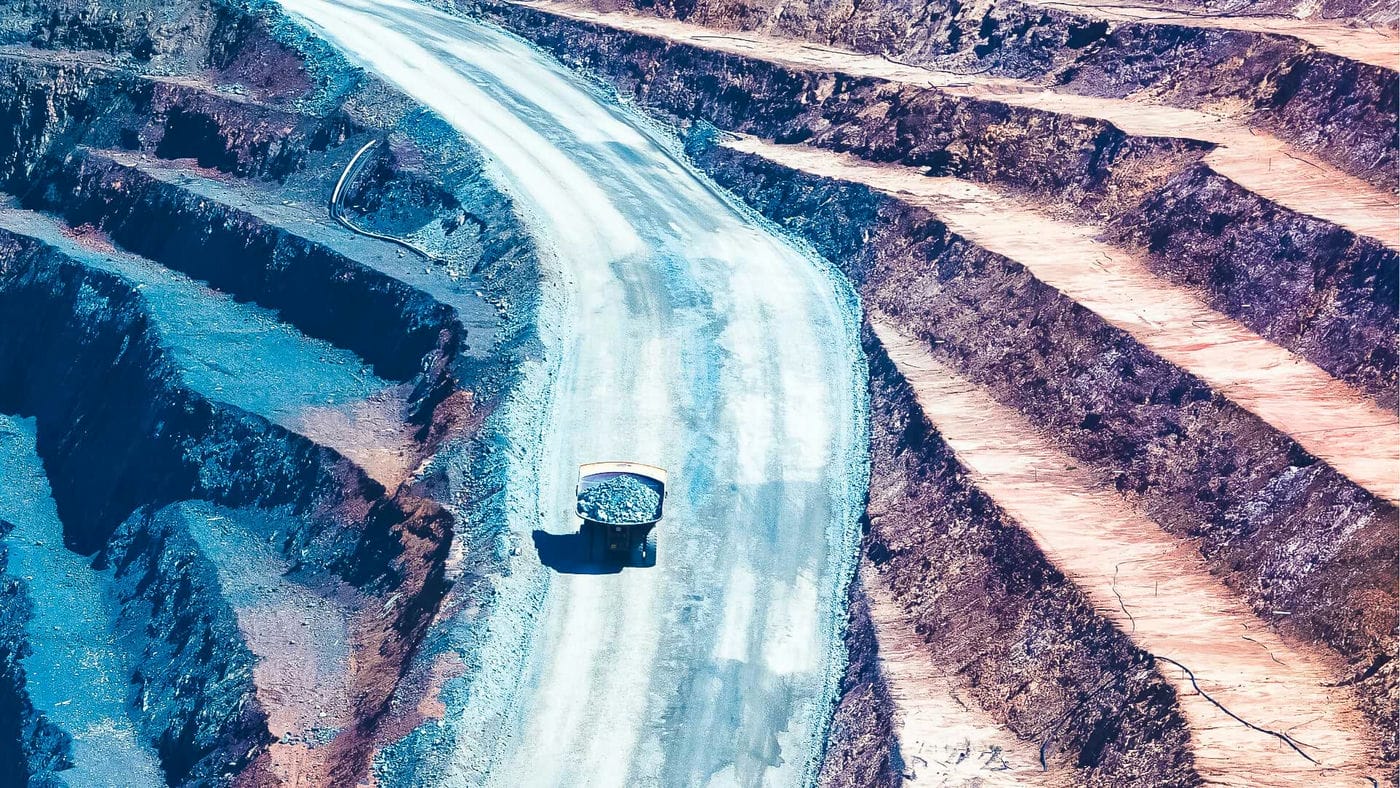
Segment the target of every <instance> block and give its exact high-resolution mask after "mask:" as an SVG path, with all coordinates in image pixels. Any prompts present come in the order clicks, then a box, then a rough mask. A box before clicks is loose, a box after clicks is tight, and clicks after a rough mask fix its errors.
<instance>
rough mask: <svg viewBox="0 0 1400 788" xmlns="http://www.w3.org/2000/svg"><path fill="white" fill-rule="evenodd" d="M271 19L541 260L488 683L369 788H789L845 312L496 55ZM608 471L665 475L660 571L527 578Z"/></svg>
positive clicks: (766, 238) (343, 18)
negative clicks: (456, 163) (521, 234)
mask: <svg viewBox="0 0 1400 788" xmlns="http://www.w3.org/2000/svg"><path fill="white" fill-rule="evenodd" d="M282 5H283V6H284V7H285V8H287V9H288V10H289V11H291V12H292V13H293V14H294V15H296V16H297V17H299V18H300V19H301V20H303V21H304V22H305V23H307V24H308V26H309V27H310V28H311V29H312V30H313V31H315V32H316V33H317V34H319V35H321V36H323V37H324V38H325V39H326V40H328V41H329V42H331V43H332V44H334V45H335V46H336V47H338V48H339V49H341V50H342V51H343V52H345V53H346V54H347V55H348V56H349V57H350V58H351V59H352V60H354V61H356V62H358V63H360V64H362V65H363V66H364V67H366V68H367V69H369V70H371V71H373V72H375V73H377V74H379V75H380V76H381V77H383V78H384V79H385V80H387V81H388V82H389V83H391V84H394V85H396V86H397V87H399V88H400V89H402V90H404V91H405V92H407V93H409V94H410V95H412V96H413V97H415V98H416V99H417V100H419V101H420V102H422V103H423V104H424V105H426V106H427V107H429V108H430V109H432V110H434V111H435V112H437V113H438V114H440V115H441V116H442V117H443V118H444V119H445V120H446V121H447V122H449V123H450V124H452V125H453V126H454V127H455V128H456V129H457V130H458V131H459V132H460V133H461V134H462V135H463V136H464V137H466V138H467V139H469V140H470V141H472V142H473V143H474V144H476V145H477V146H478V147H479V148H480V149H481V150H482V151H483V152H484V154H485V155H486V156H487V158H488V159H489V160H490V162H491V166H490V168H489V169H490V171H491V173H492V177H493V178H494V179H495V180H496V181H497V182H498V185H499V186H500V187H501V188H502V189H503V190H504V191H505V192H506V193H508V194H510V195H511V196H512V197H513V198H514V199H515V200H516V204H517V209H518V210H519V211H520V213H521V214H522V216H523V217H524V218H525V220H526V221H527V223H528V225H529V226H530V227H531V229H532V231H533V232H534V234H535V236H536V240H537V241H538V243H539V244H540V246H541V247H542V249H543V250H544V260H545V266H544V267H545V271H544V280H545V281H544V282H543V283H542V287H543V297H542V306H541V309H540V320H541V334H542V335H543V337H544V339H545V344H546V348H547V350H546V353H545V356H546V361H545V363H544V365H543V367H542V369H543V373H544V374H541V375H539V376H538V379H539V380H541V381H547V383H542V384H541V392H542V393H546V394H547V396H541V397H538V398H537V401H538V402H542V403H546V404H543V405H540V406H539V407H537V408H535V410H534V411H533V413H527V414H525V416H524V417H522V418H520V422H521V428H520V434H519V436H517V437H518V439H519V440H520V441H527V442H528V441H532V440H533V441H535V442H536V443H540V442H541V440H542V445H539V446H520V447H517V449H518V450H519V451H520V453H521V455H522V456H526V457H532V458H533V460H532V463H531V464H532V466H533V468H534V469H536V470H538V472H539V473H538V476H539V478H538V479H537V480H529V483H528V489H525V492H523V493H522V492H521V489H522V488H525V487H526V482H525V481H524V480H513V483H516V484H517V485H518V486H517V489H516V490H515V495H516V496H517V499H518V503H520V505H518V506H516V508H515V515H514V517H515V522H513V523H512V524H511V526H512V532H513V534H515V536H516V537H517V539H518V540H519V544H520V545H521V547H522V550H521V554H520V556H519V557H518V558H517V559H516V563H517V566H516V568H515V571H514V572H513V573H512V575H511V577H509V578H506V579H504V580H503V581H502V582H501V585H500V589H501V597H500V599H499V600H498V601H497V602H496V608H497V610H496V612H495V613H493V620H492V623H491V627H490V630H491V634H490V639H489V642H487V643H486V645H485V646H484V647H483V648H482V650H481V654H480V655H479V656H478V662H479V664H481V665H484V666H486V667H485V668H482V669H480V670H479V675H477V676H475V677H474V678H473V679H472V680H471V682H470V686H469V688H468V689H467V690H465V691H463V692H460V693H445V694H444V697H443V699H444V702H445V703H446V704H447V707H448V708H447V712H446V717H445V719H444V720H443V721H442V722H441V724H440V725H439V724H438V723H432V724H433V725H434V726H436V728H437V730H436V731H435V732H434V733H433V734H432V736H433V737H434V738H433V741H434V742H436V743H437V746H433V747H431V748H426V747H420V748H418V750H417V752H416V757H412V758H409V757H404V758H402V759H395V760H401V762H399V763H393V764H385V763H383V762H381V764H380V767H381V768H380V770H379V773H380V776H381V778H382V780H381V782H382V783H387V784H426V785H499V786H519V785H584V784H588V785H629V786H633V785H687V786H691V785H744V786H751V785H801V784H805V783H807V782H810V781H811V779H812V777H813V775H814V774H815V771H816V769H817V767H818V766H819V763H820V757H821V749H822V741H823V737H824V733H825V728H826V724H827V718H828V717H829V714H830V705H831V700H832V697H833V693H834V691H835V684H836V678H837V675H838V673H839V671H840V669H841V667H842V664H841V663H842V658H843V657H842V650H841V648H840V643H841V642H840V634H841V622H842V621H843V619H844V610H843V603H844V591H845V585H846V582H847V580H848V577H849V575H850V571H851V566H852V561H853V558H854V554H855V542H856V536H857V533H858V526H857V519H858V514H859V507H860V505H861V502H862V500H863V495H864V483H865V459H864V455H865V435H866V433H865V425H864V415H863V414H864V411H865V400H864V397H865V394H864V390H865V372H864V362H863V359H862V357H861V354H860V350H859V342H858V328H857V325H858V324H857V317H856V315H857V309H856V304H855V302H854V297H853V295H852V294H851V292H850V291H849V289H848V288H847V287H846V285H845V284H844V282H843V281H841V280H840V279H839V278H838V277H837V276H835V275H834V273H833V272H832V271H831V270H829V269H828V268H827V267H826V265H825V263H823V262H822V261H820V260H818V259H815V258H814V257H811V256H809V255H807V254H804V253H803V252H801V251H799V250H798V249H797V248H795V247H794V246H793V245H792V244H791V243H789V242H788V241H786V240H785V239H783V238H781V237H779V236H777V235H775V234H774V233H773V232H772V231H771V228H768V227H765V226H763V225H762V224H761V223H760V222H759V221H757V220H755V219H753V218H751V217H750V216H749V215H748V214H746V213H745V212H744V211H742V210H740V209H739V208H737V207H736V206H735V204H734V203H732V202H731V201H730V199H729V198H727V197H726V196H724V195H723V194H722V193H720V192H719V191H718V190H717V189H715V188H714V187H713V186H712V185H711V184H709V183H708V182H706V181H705V180H704V179H703V178H702V177H700V176H698V175H697V174H696V173H695V172H694V171H692V170H691V169H690V168H689V167H687V166H686V165H685V164H683V163H682V161H681V158H680V156H679V154H677V153H676V152H675V150H674V144H673V142H670V143H668V142H667V141H666V140H665V138H664V137H663V135H662V134H661V133H659V132H657V131H656V130H654V129H652V128H651V127H650V126H649V125H648V124H647V122H645V121H644V120H642V119H640V118H638V117H636V116H634V115H632V114H630V113H629V112H628V111H626V110H624V109H623V108H621V107H619V106H617V105H615V104H614V103H612V102H610V101H609V100H607V99H606V98H604V97H602V96H600V95H599V94H598V93H597V92H595V91H594V90H593V89H591V88H590V87H588V86H587V85H586V84H585V83H584V82H583V81H581V80H580V79H579V78H578V77H577V76H576V75H574V74H572V73H571V72H569V71H568V70H567V69H565V68H564V67H563V66H561V65H559V64H557V63H555V62H552V61H551V60H549V59H548V58H546V57H545V56H543V55H542V54H540V53H539V52H537V51H536V50H534V49H533V48H531V47H530V46H528V45H526V44H524V43H522V42H521V41H520V40H519V39H516V38H515V37H513V36H510V35H508V34H506V33H503V32H501V31H499V30H497V29H494V28H492V27H489V26H485V25H482V24H478V23H475V22H472V21H469V20H465V19H460V18H457V17H453V16H449V15H446V14H443V13H441V12H438V11H434V10H432V9H429V8H426V7H424V6H420V5H416V4H414V3H411V2H396V1H395V0H349V1H348V2H344V1H341V0H337V2H324V1H323V0H283V2H282ZM530 436H542V438H531V437H530ZM623 459H625V460H635V461H638V462H644V463H652V464H655V465H659V466H662V467H664V468H666V469H667V470H668V471H669V472H670V482H669V486H668V497H667V501H666V511H665V519H664V520H663V521H662V523H661V525H660V531H659V535H660V560H659V563H658V565H657V566H656V567H655V568H649V569H635V568H628V569H624V570H622V571H621V572H604V573H594V574H587V573H569V572H567V571H563V572H561V571H556V569H554V568H549V567H545V566H543V565H542V564H541V559H540V555H541V554H542V553H540V552H537V551H536V550H535V549H533V545H536V544H568V542H567V540H563V539H562V538H560V535H563V534H568V533H572V532H573V531H575V530H576V528H577V526H578V521H577V519H576V518H575V517H574V516H573V510H574V498H573V495H574V483H575V481H576V478H577V470H578V465H579V464H580V463H583V462H590V461H594V460H623ZM537 530H538V531H543V532H546V533H543V534H536V533H535V531H537ZM532 535H533V539H532ZM565 568H567V567H565ZM511 617H514V620H508V619H510V618H511ZM429 750H430V751H431V753H430V754H429V752H428V751H429ZM430 755H431V757H429V756H430Z"/></svg>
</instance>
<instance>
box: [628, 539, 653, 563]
mask: <svg viewBox="0 0 1400 788" xmlns="http://www.w3.org/2000/svg"><path fill="white" fill-rule="evenodd" d="M632 565H633V566H656V532H655V531H647V535H646V538H645V539H643V540H642V541H641V542H640V543H638V544H637V546H636V547H635V548H633V550H632Z"/></svg>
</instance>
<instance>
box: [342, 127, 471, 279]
mask: <svg viewBox="0 0 1400 788" xmlns="http://www.w3.org/2000/svg"><path fill="white" fill-rule="evenodd" d="M378 144H379V140H377V139H373V140H370V141H369V142H366V143H365V144H364V145H363V146H362V147H361V148H360V149H359V150H357V151H355V155H354V156H351V157H350V161H349V163H347V164H346V165H345V171H344V172H342V173H340V179H339V180H337V181H336V182H335V188H334V189H332V190H331V201H330V206H329V207H330V214H331V218H332V219H334V220H335V221H336V222H338V223H339V224H340V225H341V226H343V227H345V228H346V229H347V230H349V231H351V232H353V233H357V234H359V235H363V236H365V237H366V238H374V239H376V240H380V241H388V242H389V243H391V244H397V245H398V246H402V247H403V248H405V249H407V250H409V251H410V252H413V253H414V254H417V255H420V256H422V257H424V258H426V259H427V260H429V261H430V262H434V263H444V262H447V261H446V260H444V259H442V258H441V257H438V256H437V255H435V254H433V253H431V252H429V251H427V250H426V249H422V248H420V247H418V246H416V245H414V244H412V243H409V242H408V241H405V240H403V239H402V238H395V237H394V236H392V235H385V234H383V233H376V232H374V231H373V230H366V229H363V228H361V227H357V226H355V223H354V222H352V221H350V220H349V219H348V218H346V216H345V213H344V211H343V209H342V207H341V204H340V199H341V196H342V194H344V192H345V186H346V184H348V183H350V182H352V181H353V180H354V178H355V176H356V175H359V174H360V169H361V168H362V167H364V163H365V162H366V161H368V159H366V158H365V154H366V153H368V152H369V149H370V148H373V147H375V146H376V145H378Z"/></svg>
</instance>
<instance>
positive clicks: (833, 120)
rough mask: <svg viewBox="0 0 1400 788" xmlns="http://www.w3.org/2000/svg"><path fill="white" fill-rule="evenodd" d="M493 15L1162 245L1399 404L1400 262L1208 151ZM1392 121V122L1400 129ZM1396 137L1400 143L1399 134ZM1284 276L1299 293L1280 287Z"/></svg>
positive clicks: (890, 157)
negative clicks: (1224, 167) (1206, 159)
mask: <svg viewBox="0 0 1400 788" xmlns="http://www.w3.org/2000/svg"><path fill="white" fill-rule="evenodd" d="M487 10H488V13H489V14H490V15H491V16H492V17H493V18H495V19H498V20H499V21H501V22H502V23H503V24H505V25H506V26H508V27H510V28H511V29H513V30H516V31H517V32H519V33H520V34H521V35H524V36H525V37H527V38H529V39H530V40H531V41H534V42H535V43H537V44H539V45H540V46H542V47H544V48H545V49H547V50H549V51H550V52H552V53H553V54H554V55H556V56H557V57H559V58H560V59H561V60H563V61H564V62H566V63H569V64H571V65H573V66H575V67H577V68H580V69H582V70H584V71H585V72H587V73H590V74H594V75H597V76H599V77H601V78H603V79H604V80H606V81H607V82H609V83H610V84H613V85H615V86H616V87H617V89H618V90H619V91H620V92H621V93H622V94H624V95H627V96H630V97H633V98H634V99H635V100H637V101H638V102H639V103H641V104H642V105H644V106H646V107H647V108H648V109H649V110H651V111H653V112H656V113H658V114H661V115H663V116H665V117H668V118H672V119H676V120H677V121H678V122H680V123H688V122H692V121H696V120H701V121H705V122H707V123H710V124H713V125H714V126H716V127H718V128H721V129H724V130H726V131H733V132H739V133H745V134H754V135H757V136H760V137H764V138H768V139H772V140H775V141H776V142H779V143H805V144H809V145H816V146H820V147H825V148H831V149H833V150H837V151H842V152H849V153H852V154H855V155H858V156H860V157H861V158H863V159H867V160H870V161H874V162H891V163H898V164H903V165H908V166H912V167H918V168H921V169H924V170H925V172H926V173H927V174H929V175H933V176H944V175H947V176H953V177H958V178H963V179H966V180H971V181H976V182H983V183H988V184H991V185H994V186H996V187H998V188H1003V189H1007V190H1009V191H1011V192H1019V193H1022V194H1025V195H1027V196H1029V197H1030V198H1031V199H1033V200H1035V201H1036V202H1038V203H1041V204H1044V205H1045V206H1046V207H1047V208H1051V209H1053V210H1056V211H1067V212H1068V213H1069V214H1070V215H1073V216H1076V217H1078V218H1081V219H1083V220H1085V221H1092V222H1094V223H1101V222H1102V223H1108V224H1109V225H1110V236H1111V237H1113V238H1114V239H1115V240H1118V241H1122V242H1124V243H1125V244H1126V245H1129V246H1131V247H1136V248H1139V249H1141V250H1143V251H1145V252H1147V253H1148V254H1147V259H1148V260H1149V263H1150V264H1151V265H1152V267H1153V269H1154V270H1155V271H1157V272H1158V273H1159V274H1161V275H1164V276H1166V277H1167V278H1170V279H1173V280H1175V281H1178V282H1182V283H1185V284H1188V285H1190V286H1192V287H1199V288H1200V289H1201V291H1202V292H1203V294H1205V296H1206V297H1207V299H1208V301H1209V303H1210V304H1211V305H1212V306H1213V307H1215V308H1217V309H1219V310H1220V311H1222V312H1223V313H1225V314H1227V315H1229V316H1231V317H1234V318H1236V319H1237V320H1240V321H1241V322H1243V323H1244V324H1245V325H1247V326H1249V327H1250V328H1252V329H1254V330H1255V331H1258V332H1259V333H1260V334H1262V335H1264V336H1266V337H1267V338H1269V339H1270V340H1273V341H1275V342H1277V343H1279V344H1280V345H1282V346H1284V347H1286V348H1289V349H1290V350H1293V351H1294V352H1297V353H1300V354H1302V355H1303V356H1305V357H1306V358H1308V359H1309V360H1310V361H1312V362H1313V363H1315V364H1317V365H1318V366H1320V367H1322V368H1323V369H1325V370H1327V371H1328V372H1330V373H1332V374H1334V375H1336V376H1338V377H1339V378H1341V379H1343V380H1346V381H1348V382H1349V383H1352V384H1353V385H1356V386H1359V387H1362V388H1363V389H1365V390H1366V391H1368V392H1370V393H1371V394H1372V395H1373V396H1375V397H1376V398H1377V399H1378V400H1379V401H1380V402H1381V403H1383V404H1385V405H1387V406H1389V407H1394V406H1395V403H1396V402H1397V393H1396V392H1397V389H1396V369H1397V366H1396V363H1397V362H1396V348H1397V343H1396V340H1395V337H1396V334H1397V332H1398V331H1400V317H1398V316H1397V308H1396V302H1397V298H1396V291H1395V282H1396V280H1397V277H1400V255H1397V253H1396V251H1395V250H1393V249H1389V248H1386V247H1384V246H1382V245H1381V244H1379V243H1378V242H1376V241H1374V240H1372V239H1369V238H1365V237H1362V236H1358V235H1356V234H1354V233H1352V232H1349V231H1347V230H1345V229H1342V228H1339V227H1336V226H1334V225H1329V224H1326V223H1324V222H1320V221H1319V220H1316V219H1313V218H1311V217H1308V216H1305V215H1302V214H1299V213H1296V212H1294V211H1290V210H1287V209H1285V208H1282V207H1280V206H1278V205H1277V204H1275V203H1273V202H1270V201H1269V200H1267V199H1264V198H1262V197H1260V196H1259V195H1257V194H1254V193H1252V192H1249V191H1246V190H1244V189H1242V188H1240V187H1239V186H1237V185H1236V184H1234V183H1232V182H1229V181H1227V180H1225V179H1223V178H1221V177H1220V176H1218V175H1217V174H1215V173H1214V172H1213V170H1211V168H1210V167H1209V166H1208V165H1206V164H1204V163H1200V162H1199V161H1198V160H1199V159H1200V157H1202V156H1203V155H1204V154H1206V153H1207V152H1208V151H1209V150H1210V149H1211V147H1212V146H1211V145H1209V144H1207V143H1201V142H1196V141H1192V140H1187V139H1166V138H1154V137H1138V136H1133V135H1127V134H1124V133H1123V132H1122V131H1121V130H1119V129H1118V128H1116V127H1114V126H1113V125H1111V124H1109V123H1106V122H1104V121H1100V120H1091V119H1085V118H1076V117H1071V116H1065V115H1057V114H1053V113H1048V112H1043V111H1040V110H1034V109H1027V108H1021V107H1014V106H1009V105H1006V104H996V103H993V102H990V101H985V100H981V99H973V98H965V97H958V96H954V95H951V94H947V93H943V92H940V91H938V90H929V89H924V88H922V87H916V86H912V85H897V84H894V83H890V82H886V81H883V80H879V79H871V78H856V77H851V76H848V75H843V74H840V73H837V72H827V71H803V70H798V69H791V68H784V67H780V66H777V65H774V64H772V63H769V62H766V61H764V60H760V59H754V58H744V57H738V56H734V55H730V54H726V53H720V52H715V51H711V50H707V49H702V48H698V47H694V46H690V45H686V44H679V43H673V42H668V41H666V40H665V39H661V38H653V37H647V36H637V35H633V34H631V33H627V32H624V31H619V30H615V29H612V28H609V27H606V26H604V25H599V24H593V23H589V22H585V21H580V20H573V19H567V18H563V17H560V16H557V15H553V14H548V13H545V12H542V11H538V10H535V9H531V8H527V7H520V6H514V5H508V4H498V5H492V6H490V7H489V8H488V9H487ZM1362 103H1364V102H1362ZM1383 105H1384V102H1381V104H1379V105H1375V106H1382V107H1383ZM1389 112H1391V116H1390V117H1391V119H1390V121H1388V123H1389V124H1390V125H1389V126H1388V127H1387V128H1389V127H1393V126H1394V125H1395V124H1394V117H1393V115H1394V110H1393V109H1391V110H1389ZM1388 144H1389V145H1390V146H1391V147H1390V148H1386V150H1392V151H1393V149H1394V145H1395V140H1394V139H1390V140H1389V142H1388ZM1392 171H1393V167H1392V168H1390V169H1382V170H1380V171H1379V172H1382V173H1383V174H1384V173H1388V174H1393V172H1392ZM1387 177H1388V176H1387ZM1285 280H1287V281H1288V282H1289V285H1288V286H1280V284H1281V283H1282V282H1283V281H1285Z"/></svg>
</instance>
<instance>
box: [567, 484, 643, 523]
mask: <svg viewBox="0 0 1400 788" xmlns="http://www.w3.org/2000/svg"><path fill="white" fill-rule="evenodd" d="M578 504H579V507H578V508H579V511H580V512H582V513H583V516H584V517H585V518H587V519H589V520H594V521H596V522H600V523H648V522H651V521H652V520H655V519H656V518H658V517H660V516H661V493H660V492H659V491H657V490H656V489H655V488H653V487H652V486H651V485H649V484H647V483H646V482H645V481H643V480H641V479H639V478H637V477H636V476H615V477H613V478H611V479H608V480H607V481H605V482H603V483H602V484H599V485H596V486H594V487H589V488H588V489H586V490H584V491H583V493H582V494H581V495H579V499H578Z"/></svg>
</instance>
